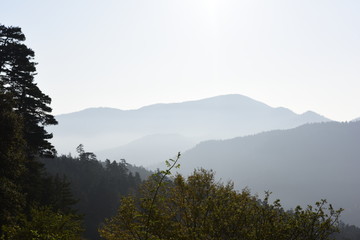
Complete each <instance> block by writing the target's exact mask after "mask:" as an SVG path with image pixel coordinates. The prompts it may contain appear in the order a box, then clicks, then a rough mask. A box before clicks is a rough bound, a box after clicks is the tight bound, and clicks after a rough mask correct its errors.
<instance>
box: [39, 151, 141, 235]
mask: <svg viewBox="0 0 360 240" xmlns="http://www.w3.org/2000/svg"><path fill="white" fill-rule="evenodd" d="M77 150H78V153H79V156H78V157H72V156H65V155H63V156H60V157H55V158H43V159H41V162H42V163H44V165H45V168H46V170H47V171H48V172H49V173H50V174H51V175H52V176H54V177H56V176H57V177H58V178H60V179H62V178H66V179H67V180H68V181H69V182H70V183H71V185H70V187H71V190H72V193H73V195H74V198H75V199H77V200H78V201H77V203H76V204H75V207H76V209H77V210H78V212H79V213H80V214H81V215H83V217H84V228H85V233H84V236H85V237H86V238H87V239H98V238H99V236H98V228H99V226H100V224H101V223H103V222H104V220H105V218H109V217H111V216H113V215H114V214H115V213H116V209H117V207H118V205H119V202H120V201H119V200H120V198H121V197H122V196H124V195H126V194H128V193H130V192H131V191H133V190H135V189H136V187H137V186H138V184H139V183H140V182H141V178H140V174H139V173H138V172H136V173H133V172H131V171H129V164H127V163H126V162H125V160H122V161H121V162H115V161H112V162H111V161H109V160H106V161H105V162H100V161H98V160H97V159H96V156H95V154H93V153H91V152H85V151H84V149H83V146H82V145H80V146H79V147H78V148H77ZM132 168H134V167H132ZM142 170H143V171H145V170H144V169H142Z"/></svg>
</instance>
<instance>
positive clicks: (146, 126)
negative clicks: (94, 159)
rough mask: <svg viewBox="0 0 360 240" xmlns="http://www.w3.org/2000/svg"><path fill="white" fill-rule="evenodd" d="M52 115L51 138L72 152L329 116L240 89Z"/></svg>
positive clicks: (222, 135)
mask: <svg viewBox="0 0 360 240" xmlns="http://www.w3.org/2000/svg"><path fill="white" fill-rule="evenodd" d="M56 118H57V120H58V121H59V125H57V126H50V127H48V130H49V132H53V134H54V139H53V140H52V142H53V144H54V145H55V147H56V148H57V149H58V152H60V153H68V152H74V149H75V148H76V146H77V145H79V144H80V143H82V144H84V145H85V146H86V147H87V148H88V149H89V150H91V151H94V152H96V151H100V150H103V149H108V148H116V147H118V146H120V145H124V144H126V143H129V142H131V141H134V140H136V139H139V138H142V137H144V136H147V135H152V134H172V133H174V134H180V135H182V136H184V137H189V138H191V139H192V140H193V141H194V142H199V141H203V140H207V139H226V138H231V137H236V136H243V135H248V134H253V133H258V132H262V131H266V130H272V129H288V128H292V127H296V126H299V125H301V124H304V123H307V122H319V121H330V119H327V118H325V117H323V116H321V115H319V114H316V113H315V114H312V116H309V114H307V115H301V114H296V113H294V112H293V111H291V110H289V109H287V108H273V107H270V106H268V105H266V104H264V103H261V102H259V101H256V100H253V99H251V98H249V97H246V96H243V95H240V94H230V95H221V96H216V97H212V98H205V99H201V100H194V101H187V102H180V103H167V104H153V105H149V106H145V107H142V108H139V109H135V110H120V109H114V108H104V107H102V108H90V109H85V110H82V111H80V112H74V113H69V114H63V115H58V116H56ZM129 161H131V159H129Z"/></svg>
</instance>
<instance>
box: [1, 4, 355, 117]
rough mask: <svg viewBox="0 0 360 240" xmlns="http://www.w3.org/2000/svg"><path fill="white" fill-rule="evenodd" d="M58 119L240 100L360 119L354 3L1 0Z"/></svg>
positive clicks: (7, 21) (3, 18) (8, 22)
mask: <svg viewBox="0 0 360 240" xmlns="http://www.w3.org/2000/svg"><path fill="white" fill-rule="evenodd" d="M0 12H1V14H0V23H2V24H4V25H6V26H9V25H13V26H20V27H21V28H22V30H23V32H24V33H25V34H26V36H27V41H26V44H27V45H28V46H29V47H31V48H32V49H33V50H34V51H35V54H36V61H37V62H38V63H39V65H38V68H37V69H38V76H37V77H36V82H38V85H39V87H40V88H41V89H42V90H43V92H45V93H46V94H48V95H49V96H50V97H51V98H52V99H53V102H52V107H53V109H54V113H55V114H60V113H67V112H73V111H78V110H81V109H84V108H88V107H98V106H103V107H114V108H120V109H133V108H139V107H141V106H144V105H149V104H153V103H159V102H181V101H187V100H194V99H201V98H206V97H211V96H216V95H222V94H229V93H239V94H243V95H246V96H248V97H251V98H254V99H256V100H259V101H262V102H264V103H266V104H268V105H270V106H273V107H278V106H283V107H287V108H289V109H291V110H293V111H295V112H297V113H302V112H304V111H307V110H313V111H315V112H318V113H320V114H322V115H325V116H326V117H329V118H331V119H334V120H338V121H347V120H352V119H354V118H356V117H360V14H359V13H360V1H358V0H336V1H335V0H316V1H314V0H301V1H293V0H233V1H231V0H126V1H124V0H102V1H100V0H98V1H95V0H76V1H74V0H61V1H45V0H33V1H28V0H0Z"/></svg>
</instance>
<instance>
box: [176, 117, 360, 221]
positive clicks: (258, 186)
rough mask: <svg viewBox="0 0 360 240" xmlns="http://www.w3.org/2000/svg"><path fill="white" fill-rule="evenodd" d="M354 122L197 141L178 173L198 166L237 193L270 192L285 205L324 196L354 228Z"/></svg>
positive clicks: (359, 136) (358, 164)
mask: <svg viewBox="0 0 360 240" xmlns="http://www.w3.org/2000/svg"><path fill="white" fill-rule="evenodd" d="M359 143H360V122H350V123H337V122H329V123H317V124H308V125H304V126H301V127H298V128H295V129H290V130H282V131H270V132H265V133H261V134H257V135H253V136H247V137H239V138H234V139H229V140H224V141H208V142H203V143H201V144H199V145H198V146H196V147H195V148H193V149H192V150H190V151H188V152H186V153H184V154H183V164H182V166H183V167H182V169H181V170H180V171H181V172H183V173H190V172H192V170H193V169H194V168H197V167H204V168H207V169H213V170H214V171H216V173H217V175H218V177H219V178H222V179H223V180H232V181H234V183H235V185H236V187H237V189H242V188H244V187H246V186H248V187H249V188H250V189H252V191H254V192H258V193H260V194H261V193H263V191H264V190H270V191H272V192H274V195H275V197H278V198H280V199H282V201H283V202H284V204H285V205H288V206H292V205H297V204H302V205H306V204H309V203H311V202H313V201H315V200H316V199H321V198H327V199H328V200H329V201H330V202H332V203H333V204H334V205H335V206H341V207H343V208H345V211H344V213H343V220H344V221H345V222H347V223H352V224H355V225H358V226H360V210H359V205H358V204H359V200H360V192H359V191H358V190H357V189H358V183H359V182H360V175H359V169H360V157H359V156H360V148H359Z"/></svg>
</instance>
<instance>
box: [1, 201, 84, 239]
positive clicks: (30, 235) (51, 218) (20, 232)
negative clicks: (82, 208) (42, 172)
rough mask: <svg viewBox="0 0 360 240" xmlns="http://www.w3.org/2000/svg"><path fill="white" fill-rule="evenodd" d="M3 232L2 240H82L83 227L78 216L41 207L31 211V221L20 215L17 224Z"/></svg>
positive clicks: (4, 228) (4, 229)
mask: <svg viewBox="0 0 360 240" xmlns="http://www.w3.org/2000/svg"><path fill="white" fill-rule="evenodd" d="M2 230H3V235H2V236H1V240H24V239H31V240H75V239H81V232H82V227H81V222H80V221H79V219H78V216H76V215H72V214H66V215H65V214H63V213H60V212H54V211H52V210H51V208H49V207H41V208H33V209H31V214H30V219H28V218H27V217H26V216H25V215H20V216H19V217H18V220H17V223H16V224H12V225H4V226H3V227H2Z"/></svg>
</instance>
